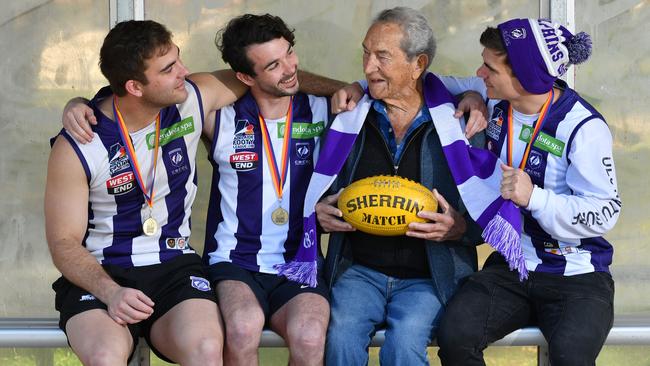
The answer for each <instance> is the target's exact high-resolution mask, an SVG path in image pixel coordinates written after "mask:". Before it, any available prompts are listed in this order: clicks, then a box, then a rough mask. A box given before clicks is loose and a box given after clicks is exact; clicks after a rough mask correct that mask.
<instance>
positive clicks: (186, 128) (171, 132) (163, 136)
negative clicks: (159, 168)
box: [146, 116, 194, 150]
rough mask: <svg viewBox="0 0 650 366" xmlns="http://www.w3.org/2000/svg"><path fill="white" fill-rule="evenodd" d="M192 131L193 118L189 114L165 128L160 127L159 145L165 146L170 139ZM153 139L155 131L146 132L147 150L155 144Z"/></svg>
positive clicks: (172, 139)
mask: <svg viewBox="0 0 650 366" xmlns="http://www.w3.org/2000/svg"><path fill="white" fill-rule="evenodd" d="M192 132H194V118H193V117H191V116H190V117H187V118H184V119H182V120H180V121H178V122H176V123H174V124H173V125H171V126H169V127H167V128H162V129H160V146H165V145H167V144H168V143H170V142H171V141H174V140H176V139H177V138H179V137H183V136H185V135H189V134H191V133H192ZM155 139H156V133H155V132H151V133H149V134H147V137H146V141H147V147H148V148H149V150H153V148H154V147H155V146H156V145H155V142H156V141H155Z"/></svg>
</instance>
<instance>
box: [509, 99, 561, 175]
mask: <svg viewBox="0 0 650 366" xmlns="http://www.w3.org/2000/svg"><path fill="white" fill-rule="evenodd" d="M554 95H555V92H554V91H553V89H552V88H551V91H550V92H548V98H546V102H544V105H543V106H542V111H541V112H540V113H539V117H537V121H535V124H534V127H533V133H532V135H531V136H530V141H528V144H527V145H526V150H524V156H523V157H522V158H521V162H520V163H519V169H522V170H523V169H524V168H525V167H526V162H527V161H528V155H529V154H530V149H531V148H532V147H533V144H534V143H535V140H537V136H538V135H539V133H540V132H541V131H542V127H543V126H544V123H545V122H546V117H547V116H548V112H549V111H550V110H551V104H553V98H554ZM513 129H514V128H513V123H512V104H510V105H509V106H508V144H507V146H506V148H507V157H508V165H509V166H512V144H513V140H514V138H513Z"/></svg>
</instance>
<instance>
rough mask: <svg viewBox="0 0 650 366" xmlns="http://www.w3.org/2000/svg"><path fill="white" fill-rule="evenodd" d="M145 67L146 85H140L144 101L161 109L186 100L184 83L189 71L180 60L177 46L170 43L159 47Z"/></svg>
mask: <svg viewBox="0 0 650 366" xmlns="http://www.w3.org/2000/svg"><path fill="white" fill-rule="evenodd" d="M145 65H146V69H145V71H144V74H145V76H146V78H147V83H146V84H142V83H141V91H142V98H143V100H144V101H146V102H148V103H150V104H152V105H156V106H158V107H160V108H162V107H166V106H169V105H172V104H178V103H182V102H184V101H185V100H186V99H187V96H188V94H187V90H186V89H185V83H184V81H185V77H186V76H187V75H188V74H189V71H188V70H187V68H186V67H185V65H183V62H182V61H181V59H180V50H179V48H178V46H176V45H175V44H173V43H172V44H171V45H169V46H166V47H161V48H160V50H159V51H158V52H155V53H154V56H153V57H151V58H150V59H148V60H146V61H145Z"/></svg>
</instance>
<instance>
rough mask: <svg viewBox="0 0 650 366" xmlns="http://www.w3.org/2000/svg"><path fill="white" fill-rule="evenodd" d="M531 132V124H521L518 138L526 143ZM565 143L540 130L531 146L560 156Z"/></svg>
mask: <svg viewBox="0 0 650 366" xmlns="http://www.w3.org/2000/svg"><path fill="white" fill-rule="evenodd" d="M532 133H533V128H532V127H531V126H525V125H524V126H521V133H520V134H519V139H520V140H521V141H523V142H526V143H528V142H529V141H530V136H531V135H532ZM565 145H566V144H565V143H564V141H561V140H558V139H556V138H555V137H552V136H550V135H548V134H546V133H544V132H540V133H539V134H538V135H537V138H536V139H535V143H534V144H533V146H535V147H536V148H538V149H540V150H544V151H546V152H549V153H551V154H553V155H555V156H557V157H562V153H563V152H564V146H565Z"/></svg>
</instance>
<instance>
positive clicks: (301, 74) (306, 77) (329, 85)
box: [298, 70, 348, 97]
mask: <svg viewBox="0 0 650 366" xmlns="http://www.w3.org/2000/svg"><path fill="white" fill-rule="evenodd" d="M298 81H299V82H300V91H301V92H303V93H307V94H313V95H318V96H326V97H329V96H331V95H332V94H334V93H335V92H336V91H337V90H339V89H341V88H343V87H344V86H346V85H348V83H346V82H343V81H339V80H334V79H330V78H326V77H324V76H320V75H316V74H312V73H310V72H307V71H303V70H298Z"/></svg>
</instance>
